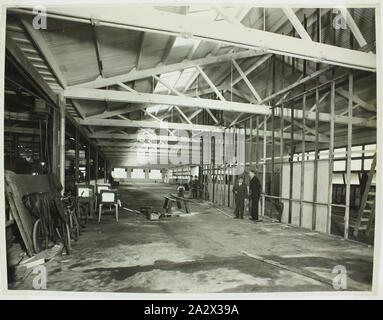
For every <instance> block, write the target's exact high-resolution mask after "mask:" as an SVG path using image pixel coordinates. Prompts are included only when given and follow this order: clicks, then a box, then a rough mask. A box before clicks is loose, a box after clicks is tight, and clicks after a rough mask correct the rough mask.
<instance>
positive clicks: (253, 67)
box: [232, 53, 272, 86]
mask: <svg viewBox="0 0 383 320" xmlns="http://www.w3.org/2000/svg"><path fill="white" fill-rule="evenodd" d="M271 56H272V54H270V53H269V54H266V55H264V56H263V57H261V58H260V59H259V60H258V61H257V62H256V63H254V64H252V65H251V67H250V68H249V69H247V70H245V71H244V72H243V73H244V74H245V76H248V75H249V74H250V73H251V72H253V71H254V70H255V69H257V68H258V67H259V66H261V65H262V64H264V63H265V62H266V61H267V60H268V59H269V58H270V57H271ZM232 60H233V59H232ZM241 80H242V76H241V75H239V76H238V77H237V78H235V79H234V80H233V83H232V84H233V86H234V85H235V84H236V83H238V82H239V81H241Z"/></svg>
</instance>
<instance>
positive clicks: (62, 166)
mask: <svg viewBox="0 0 383 320" xmlns="http://www.w3.org/2000/svg"><path fill="white" fill-rule="evenodd" d="M58 99H59V101H58V105H59V108H60V143H59V150H60V153H59V154H60V157H59V161H60V162H59V168H60V182H61V185H62V186H63V190H62V191H61V193H62V194H64V193H65V97H64V96H63V95H62V94H59V95H58Z"/></svg>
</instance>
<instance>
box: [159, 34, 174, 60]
mask: <svg viewBox="0 0 383 320" xmlns="http://www.w3.org/2000/svg"><path fill="white" fill-rule="evenodd" d="M176 39H177V37H174V36H171V37H170V38H169V40H168V42H167V44H166V47H165V50H164V53H163V54H162V58H161V62H160V64H166V63H167V60H168V58H169V55H170V53H171V51H172V48H173V45H174V42H176Z"/></svg>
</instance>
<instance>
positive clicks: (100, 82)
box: [71, 50, 265, 88]
mask: <svg viewBox="0 0 383 320" xmlns="http://www.w3.org/2000/svg"><path fill="white" fill-rule="evenodd" d="M264 54H265V53H264V52H262V51H256V50H246V51H241V52H237V53H228V54H223V55H220V56H207V57H205V58H200V59H195V60H186V61H182V62H179V63H174V64H169V65H164V64H160V65H158V66H156V67H154V68H149V69H143V70H136V69H133V70H132V71H130V72H129V73H126V74H122V75H118V76H113V77H109V78H106V79H97V80H94V81H90V82H86V83H80V84H77V85H75V86H71V87H82V88H103V87H107V86H112V85H115V84H118V83H120V82H122V83H123V82H129V81H135V80H139V79H145V78H149V77H152V76H153V75H158V74H163V73H169V72H174V71H179V70H183V69H188V68H193V67H196V66H206V65H211V64H219V63H222V62H226V61H230V60H231V59H236V60H238V59H245V58H250V57H256V56H260V55H264Z"/></svg>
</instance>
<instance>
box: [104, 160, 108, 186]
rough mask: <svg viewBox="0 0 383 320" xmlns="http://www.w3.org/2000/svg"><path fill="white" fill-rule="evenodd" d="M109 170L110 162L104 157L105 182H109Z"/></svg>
mask: <svg viewBox="0 0 383 320" xmlns="http://www.w3.org/2000/svg"><path fill="white" fill-rule="evenodd" d="M107 171H108V162H107V161H106V159H105V158H104V183H107V182H108V174H107Z"/></svg>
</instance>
